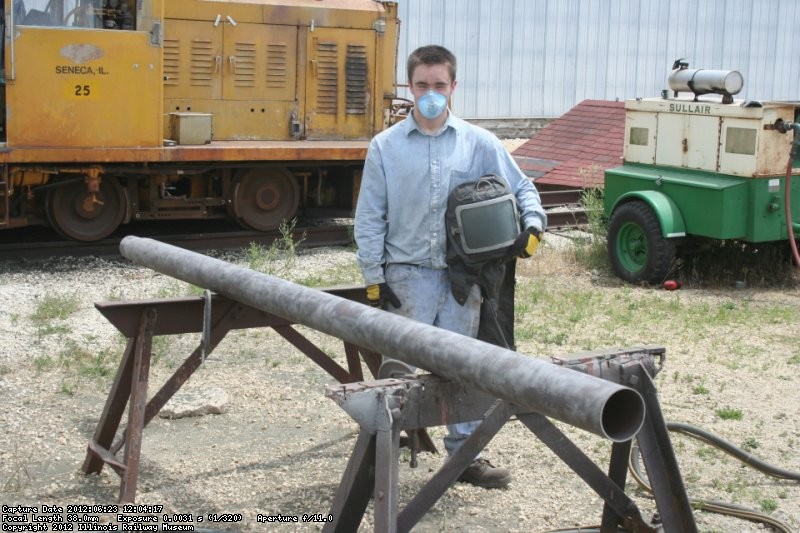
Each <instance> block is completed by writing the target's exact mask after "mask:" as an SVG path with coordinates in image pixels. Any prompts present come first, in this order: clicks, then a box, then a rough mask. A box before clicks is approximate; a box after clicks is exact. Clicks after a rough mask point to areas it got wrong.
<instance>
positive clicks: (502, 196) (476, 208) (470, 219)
mask: <svg viewBox="0 0 800 533" xmlns="http://www.w3.org/2000/svg"><path fill="white" fill-rule="evenodd" d="M448 211H451V213H450V215H451V216H450V217H445V218H446V219H448V218H450V219H451V220H453V222H454V223H453V224H452V225H451V227H450V228H449V231H450V232H451V236H452V237H453V238H455V239H456V240H457V241H458V244H459V245H460V247H461V249H462V250H463V251H464V252H465V253H466V254H468V255H474V254H484V255H485V254H490V255H491V254H492V252H498V251H499V252H501V255H502V253H505V251H506V249H507V248H508V247H509V246H511V245H512V244H513V243H514V240H515V239H516V238H517V236H518V235H519V233H520V224H519V210H518V208H517V200H516V197H515V196H514V194H513V193H512V192H511V189H510V187H509V186H508V183H507V182H506V180H505V179H504V178H502V177H500V176H497V175H494V174H489V175H486V176H482V177H480V178H479V179H478V180H477V181H474V182H469V183H465V184H462V185H459V186H458V187H456V188H455V189H453V192H452V193H451V195H450V199H449V201H448Z"/></svg>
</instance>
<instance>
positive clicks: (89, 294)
mask: <svg viewBox="0 0 800 533" xmlns="http://www.w3.org/2000/svg"><path fill="white" fill-rule="evenodd" d="M548 242H549V243H550V245H551V246H550V248H548V249H546V250H544V251H543V253H541V254H538V256H537V257H536V258H534V259H532V260H530V261H529V262H528V263H526V264H525V265H524V267H523V268H521V269H520V273H519V274H520V275H519V283H520V286H521V287H524V286H525V284H529V283H536V282H537V280H542V279H547V285H548V286H550V287H564V286H569V287H574V288H575V289H576V290H586V291H592V292H596V293H598V294H603V295H614V296H613V297H617V296H618V297H619V298H621V300H620V301H622V302H653V301H656V302H658V301H662V300H663V301H664V302H670V301H671V302H674V299H675V298H679V299H682V301H684V302H699V303H700V304H702V305H708V306H715V305H718V304H719V302H720V301H723V302H726V301H730V300H732V299H733V301H740V300H746V301H747V302H748V305H751V306H759V305H764V306H769V305H773V304H775V305H782V306H794V308H795V309H798V308H800V290H798V289H796V288H792V289H785V290H780V291H766V290H765V291H755V290H752V291H751V290H746V291H734V290H733V289H731V290H730V291H707V290H700V289H692V288H684V289H683V290H682V291H679V293H680V294H677V293H676V294H672V293H666V291H655V290H653V289H645V288H636V287H629V286H623V285H621V284H620V283H618V282H616V281H615V280H612V279H608V278H607V277H603V276H602V275H598V274H597V273H595V272H585V271H582V270H579V269H575V268H572V267H570V266H569V265H566V264H560V263H559V262H558V261H557V260H554V258H555V257H557V254H558V252H557V251H554V250H555V249H556V248H557V247H556V246H552V245H553V244H555V243H556V242H558V239H556V238H550V239H549V240H548ZM222 258H223V259H227V260H231V261H234V262H237V263H239V264H245V265H246V264H247V258H246V257H245V255H244V254H238V255H237V254H228V255H222ZM277 264H278V263H276V265H277ZM276 270H277V271H276V274H278V275H282V276H286V277H292V278H293V279H302V280H305V281H306V282H308V281H309V280H313V279H327V280H331V279H332V280H333V283H335V284H348V283H350V284H354V283H358V282H359V279H358V273H357V270H356V269H355V268H354V264H353V253H352V250H350V249H347V248H323V249H316V250H307V251H301V252H300V253H299V255H298V256H297V257H296V259H295V260H293V261H292V262H290V264H287V265H282V264H281V265H280V267H279V268H278V267H276ZM0 279H2V284H0V309H2V310H3V311H2V312H0V335H1V336H2V342H0V401H2V406H3V407H2V409H1V410H0V427H2V428H3V430H2V432H0V490H1V491H2V492H0V502H1V503H2V504H3V505H17V504H23V505H37V506H41V505H59V506H67V505H74V504H113V503H115V502H116V498H117V495H118V490H119V478H118V477H117V476H116V474H114V473H113V471H110V469H108V468H105V469H103V471H102V473H101V474H100V475H92V476H85V475H83V474H82V472H81V471H80V466H81V464H82V462H83V458H84V455H85V450H86V444H87V442H88V440H89V438H90V437H91V435H92V433H93V432H94V428H95V426H96V424H97V421H98V418H99V416H100V413H101V412H102V409H103V404H104V401H105V398H106V395H107V393H108V390H109V387H110V383H111V380H112V379H113V373H114V371H115V368H116V364H117V362H118V361H119V357H120V355H121V353H122V350H123V347H124V340H123V339H122V338H121V336H120V335H119V334H118V333H116V331H115V330H114V329H113V327H112V326H111V325H110V324H108V323H107V322H106V321H105V320H104V319H103V318H102V317H101V316H100V315H99V313H98V312H97V311H96V310H95V309H94V306H93V304H94V302H98V301H105V300H109V299H140V298H153V297H174V296H181V295H187V294H197V291H196V290H194V289H192V288H190V287H188V286H187V285H185V284H183V283H180V282H177V281H175V280H172V279H171V278H168V277H165V276H163V275H160V274H157V273H154V272H152V271H149V270H147V269H145V268H141V267H138V266H134V265H131V264H128V263H126V262H124V261H112V260H104V259H96V258H88V259H61V260H54V261H48V262H42V263H29V264H15V263H8V264H5V265H0ZM667 298H673V300H667ZM659 299H662V300H659ZM736 299H738V300H736ZM53 302H56V304H54V303H53ZM59 302H60V303H59ZM46 304H49V305H50V307H53V306H55V307H60V308H61V310H62V311H63V312H62V313H61V316H53V314H57V313H55V312H53V311H51V313H50V314H47V313H45V311H44V308H45V307H46ZM620 305H625V306H627V309H629V310H630V309H631V305H633V304H631V303H624V304H620ZM63 308H67V309H66V310H64V309H63ZM541 312H542V313H545V312H546V309H543V310H542V311H541ZM526 316H528V315H526ZM542 322H544V321H542ZM634 322H635V321H634ZM798 326H800V312H798V313H797V315H796V316H794V317H793V318H790V319H788V320H787V319H779V318H776V319H775V324H773V325H768V326H767V327H764V328H760V329H759V330H756V331H752V330H748V329H747V328H746V327H744V328H741V329H739V328H737V329H733V330H732V329H730V328H720V329H714V328H712V327H710V328H709V330H708V332H707V335H703V336H702V338H687V337H685V336H681V334H680V332H677V331H675V332H670V331H669V330H670V324H669V323H665V324H664V327H663V328H662V329H663V331H661V332H655V333H652V332H649V333H643V332H642V331H637V328H636V324H635V323H633V324H631V326H630V330H627V329H625V330H624V331H618V332H613V333H614V336H609V337H608V338H609V339H613V340H614V342H615V343H619V344H618V345H633V344H638V343H643V342H644V343H648V342H649V343H654V344H665V345H666V346H667V356H668V359H667V366H666V368H665V370H664V371H663V372H662V373H661V374H660V375H659V379H658V386H659V394H660V396H661V401H662V406H663V409H664V411H665V413H666V415H667V417H668V419H671V420H676V421H681V422H687V423H691V424H696V425H699V426H702V427H704V428H707V429H709V430H711V431H714V432H717V433H719V434H721V435H722V436H723V437H724V438H726V439H728V440H731V441H732V442H734V443H736V444H737V445H738V444H741V443H742V442H743V441H747V440H748V439H751V441H750V442H753V443H756V444H757V446H758V448H757V450H755V451H754V453H755V454H756V455H757V456H759V457H762V458H764V459H765V460H768V461H770V462H772V463H775V464H777V465H779V466H781V467H783V468H787V469H791V470H794V471H800V454H798V453H797V451H796V450H797V449H796V448H795V446H796V445H797V444H798V443H800V422H799V421H798V417H797V412H798V405H800V397H799V396H798V387H797V385H798V378H797V370H798V368H800V367H798V364H797V360H798V358H800V352H799V351H798V347H797V346H798V344H797V332H798V331H800V327H798ZM571 327H572V328H574V329H575V331H581V330H585V331H586V332H587V334H590V335H591V334H593V333H592V329H593V328H597V336H598V338H601V339H603V338H606V337H603V335H609V333H610V332H608V331H604V329H607V328H604V327H603V325H602V323H600V322H599V321H598V320H593V319H592V318H591V317H589V318H584V319H580V320H577V319H576V321H574V322H573V323H572V325H571ZM309 335H310V336H311V337H312V338H314V339H315V340H316V342H318V343H319V345H320V346H321V347H323V349H325V350H326V351H329V353H337V354H338V355H337V356H336V357H337V358H339V359H340V360H342V359H343V355H341V354H340V352H341V350H340V349H339V344H338V343H337V342H335V341H334V340H332V339H328V338H326V337H324V336H322V335H319V334H315V333H314V332H309ZM645 335H647V336H645ZM198 340H199V338H198V336H196V335H186V336H181V337H168V338H158V339H157V341H156V342H155V344H154V357H155V362H154V366H153V369H152V377H151V389H150V390H151V392H152V391H153V390H154V387H155V386H156V384H160V383H161V381H163V380H164V379H165V378H166V377H167V376H169V375H170V374H171V373H172V372H173V371H174V369H175V368H176V367H177V365H178V364H179V363H180V362H181V361H182V360H183V358H184V357H185V356H186V355H187V354H189V353H190V352H191V351H192V350H193V349H194V347H195V346H196V345H197V343H198ZM519 344H520V351H521V352H523V353H528V354H539V355H542V356H547V355H566V354H569V353H572V352H577V351H581V350H582V349H584V348H583V347H582V346H580V345H575V346H572V345H570V343H569V342H567V343H561V344H559V343H552V342H550V341H547V340H545V339H541V338H536V337H533V338H525V339H522V340H521V341H520V343H519ZM740 344H746V345H748V346H750V345H752V346H754V347H755V348H753V349H754V350H758V354H759V357H757V358H756V360H757V361H761V363H753V364H750V363H748V364H741V365H736V364H734V363H735V361H733V360H731V359H730V358H729V357H728V355H727V352H726V350H729V349H731V346H738V345H740ZM759 347H760V348H759ZM711 355H716V357H712V356H711ZM770 360H772V361H774V362H775V364H768V362H769V361H770ZM786 361H789V363H787V362H786ZM687 375H691V376H701V377H702V380H701V384H704V386H707V387H708V388H709V389H711V391H710V393H709V394H707V395H704V396H698V395H695V394H691V390H692V383H687V382H686V380H684V379H682V378H680V377H679V376H687ZM332 381H333V380H332V379H331V378H330V377H328V376H327V374H325V373H323V372H322V371H321V370H320V369H319V368H318V367H316V366H315V365H313V364H312V363H311V362H310V361H308V360H307V359H306V358H305V357H304V356H302V355H301V354H299V352H297V351H296V350H294V349H293V348H292V347H291V346H290V345H288V344H287V343H285V342H284V341H282V339H281V338H280V337H278V336H277V335H276V334H275V333H274V332H271V331H264V330H246V331H239V332H235V333H232V334H231V335H229V336H228V338H227V339H226V340H225V341H224V342H223V343H221V344H220V346H219V348H218V349H217V350H216V351H215V352H214V353H213V354H212V356H211V358H210V359H209V360H208V361H207V363H206V364H205V365H203V367H202V368H201V369H200V370H198V371H197V373H196V374H195V375H194V376H193V377H192V379H191V380H190V382H189V383H187V385H186V387H185V388H184V390H186V391H194V392H195V393H200V394H202V393H204V392H207V391H212V390H214V391H223V392H224V394H226V395H227V398H228V401H227V405H226V406H225V409H224V412H223V413H222V414H218V415H206V416H198V417H187V418H181V419H177V420H171V419H164V418H156V419H154V421H153V422H152V423H151V424H150V425H149V426H148V427H147V428H146V429H145V432H144V441H143V449H142V463H141V468H140V478H139V490H138V497H137V503H139V504H146V505H150V504H152V505H162V506H163V510H162V513H161V514H164V513H167V514H169V515H172V514H173V513H190V514H192V515H193V517H195V518H196V517H197V516H204V517H207V516H208V514H212V513H216V514H224V513H230V514H234V515H236V514H241V516H242V521H241V522H237V523H235V524H224V523H215V524H210V523H208V521H207V520H206V521H205V522H204V523H203V524H200V525H201V526H205V527H210V528H219V529H228V530H233V529H236V530H241V531H315V530H318V529H320V527H321V525H320V524H308V523H307V524H297V525H292V524H280V525H276V524H259V523H257V521H256V516H257V514H263V515H277V514H281V515H299V516H302V515H303V514H314V513H323V514H327V512H328V509H329V506H330V503H331V497H332V495H333V493H334V491H335V489H336V487H337V486H338V484H339V481H340V477H341V475H342V472H343V471H344V468H345V465H346V462H347V458H348V457H349V454H350V451H351V449H352V446H353V444H354V440H355V437H356V434H357V426H356V424H355V422H353V421H352V420H351V419H350V418H349V417H348V416H347V415H346V414H345V413H344V412H343V411H342V410H341V409H339V408H338V407H337V406H336V405H335V404H334V403H333V402H331V401H330V400H328V399H326V398H325V397H324V395H323V391H324V386H325V385H326V384H330V383H332ZM696 384H697V382H695V383H694V385H695V386H696ZM720 384H724V385H720ZM709 403H713V404H715V405H717V404H718V405H720V406H732V407H736V408H738V409H740V410H741V411H742V412H743V413H744V417H743V419H742V420H740V421H729V420H720V419H719V418H717V417H714V416H713V410H710V409H708V404H709ZM701 407H703V408H702V409H701ZM708 413H711V415H709V414H708ZM560 427H562V428H563V429H564V431H565V432H567V433H568V434H569V435H570V436H571V437H572V438H573V439H574V440H575V442H576V443H577V444H578V445H579V446H580V447H581V448H582V449H583V450H584V451H585V452H586V453H587V454H588V455H589V456H591V457H593V458H595V459H596V460H598V462H599V464H600V465H601V467H602V468H604V469H605V466H604V465H605V464H607V457H608V452H609V450H610V446H609V443H608V442H606V441H603V440H602V439H600V438H598V437H595V436H593V435H589V434H586V433H584V432H582V431H580V430H575V429H572V428H569V427H565V426H560ZM431 434H432V436H433V438H434V441H435V442H436V443H437V444H439V443H440V442H441V437H442V436H443V431H442V429H441V428H433V429H432V430H431ZM675 442H676V445H675V447H676V450H677V455H678V458H679V462H680V465H681V470H682V473H683V476H684V479H685V480H686V482H687V487H688V489H689V491H690V493H692V494H694V495H703V496H705V497H709V498H713V499H717V500H723V501H735V502H737V503H738V504H740V505H744V506H747V507H755V508H758V507H759V506H762V507H763V506H764V505H766V506H767V507H770V506H771V504H770V503H769V502H772V503H773V504H775V505H774V508H772V507H770V508H769V509H768V510H769V511H771V513H772V515H773V516H775V517H776V518H778V519H780V520H782V521H784V522H786V523H787V524H789V525H790V526H791V527H792V528H794V530H798V529H799V528H800V486H799V485H800V484H798V483H797V482H788V481H780V480H775V479H772V478H768V477H766V476H763V475H761V474H758V473H757V472H756V471H754V470H751V469H746V468H744V467H742V466H740V465H739V463H737V462H735V461H733V460H731V459H729V458H728V457H727V456H725V455H723V454H720V453H715V452H713V451H712V450H710V449H709V448H708V447H705V446H703V445H700V444H697V443H695V442H694V441H691V440H688V439H684V438H676V439H675ZM485 455H486V456H487V457H489V458H490V459H491V460H492V461H493V462H495V463H497V464H500V465H502V466H505V467H508V468H510V469H512V471H513V473H514V475H515V481H514V482H513V483H512V485H511V487H510V488H509V489H508V490H495V491H488V490H483V489H479V488H475V487H472V486H468V485H464V484H457V485H455V486H454V487H452V488H451V489H450V490H449V491H448V492H447V493H446V494H445V495H444V496H443V497H442V498H441V499H440V501H439V502H437V504H436V505H435V507H434V508H433V509H432V510H431V511H430V512H429V513H428V514H427V515H426V516H425V517H424V519H423V520H422V522H420V523H419V524H418V526H417V527H416V528H415V531H545V530H552V529H559V528H572V527H576V526H578V525H590V524H596V523H598V522H599V519H600V516H601V509H602V504H601V501H600V499H599V498H598V497H597V496H595V495H594V494H593V493H592V492H591V491H590V490H589V489H588V488H587V487H586V486H585V484H584V483H583V482H582V481H581V480H580V479H579V478H578V477H577V476H576V475H575V474H573V473H572V472H571V471H570V470H569V469H568V468H567V467H565V466H564V465H563V464H562V463H561V462H560V461H559V460H558V459H557V458H556V457H554V456H553V455H552V454H551V453H550V452H549V451H548V450H547V449H546V448H545V446H544V445H543V444H541V443H540V442H538V441H537V440H536V439H535V438H534V437H533V435H532V434H531V433H530V432H529V431H527V430H526V429H524V428H523V427H522V426H521V424H518V423H510V424H508V425H506V426H505V427H504V428H503V429H502V430H501V432H500V433H499V435H498V436H497V437H496V438H495V439H494V440H493V441H492V442H491V443H490V445H489V447H488V449H487V450H486V452H485ZM419 461H420V462H419V466H418V467H417V468H415V469H411V468H409V465H408V457H407V456H406V455H404V456H403V459H402V462H401V465H400V501H401V505H402V504H403V503H404V502H407V501H408V500H409V499H410V498H411V497H412V496H413V495H414V494H415V493H416V491H417V490H418V489H419V487H421V486H422V484H423V483H424V482H425V481H426V480H427V479H428V477H429V476H430V475H431V473H432V472H434V471H436V470H437V469H438V468H439V467H440V466H441V464H442V461H443V458H442V457H441V456H435V455H432V454H427V453H426V454H421V455H420V457H419ZM627 491H628V493H629V494H631V495H632V496H633V497H634V499H635V501H636V502H637V504H638V505H639V506H640V508H641V509H642V513H643V515H644V516H645V517H650V516H651V515H652V514H653V512H654V510H655V509H654V504H653V502H652V500H650V499H649V498H647V497H646V495H644V494H643V493H642V492H641V491H638V490H637V489H636V487H635V485H633V484H632V483H629V485H628V487H627ZM370 510H371V507H370ZM370 510H368V514H367V516H366V517H365V520H364V522H363V523H362V526H361V530H363V531H369V530H372V517H371V514H370ZM695 515H696V520H697V522H698V525H699V528H700V530H701V531H726V532H727V531H761V530H763V529H762V528H761V527H760V526H758V525H755V524H753V523H750V522H744V521H741V520H736V519H731V518H724V517H719V516H717V515H712V514H708V513H701V512H697V513H695ZM111 518H112V515H108V514H101V519H102V520H108V519H111ZM195 525H198V524H197V523H195Z"/></svg>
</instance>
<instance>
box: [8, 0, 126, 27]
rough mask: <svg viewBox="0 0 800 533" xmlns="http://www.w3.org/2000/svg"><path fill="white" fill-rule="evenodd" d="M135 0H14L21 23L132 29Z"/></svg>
mask: <svg viewBox="0 0 800 533" xmlns="http://www.w3.org/2000/svg"><path fill="white" fill-rule="evenodd" d="M135 8H136V5H135V2H134V0H14V23H15V24H18V25H21V26H47V27H55V28H97V29H107V30H135V29H136V11H135Z"/></svg>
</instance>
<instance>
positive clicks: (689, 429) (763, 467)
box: [667, 422, 800, 481]
mask: <svg viewBox="0 0 800 533" xmlns="http://www.w3.org/2000/svg"><path fill="white" fill-rule="evenodd" d="M667 429H668V430H670V431H674V432H676V433H683V434H684V435H689V436H690V437H693V438H695V439H697V440H701V441H703V442H705V443H707V444H710V445H712V446H714V447H715V448H719V449H720V450H722V451H724V452H725V453H727V454H728V455H730V456H732V457H734V458H736V459H738V460H739V461H741V462H742V463H744V464H746V465H748V466H752V467H753V468H755V469H756V470H758V471H759V472H762V473H764V474H766V475H768V476H772V477H775V478H778V479H789V480H792V481H800V472H792V471H790V470H786V469H783V468H779V467H777V466H773V465H771V464H769V463H766V462H764V461H762V460H761V459H759V458H757V457H756V456H754V455H753V454H751V453H747V452H746V451H744V450H742V449H741V448H738V447H736V446H734V445H733V444H731V443H730V442H728V441H726V440H725V439H722V438H720V437H718V436H716V435H714V434H713V433H709V432H708V431H706V430H704V429H701V428H698V427H695V426H692V425H689V424H683V423H681V422H667Z"/></svg>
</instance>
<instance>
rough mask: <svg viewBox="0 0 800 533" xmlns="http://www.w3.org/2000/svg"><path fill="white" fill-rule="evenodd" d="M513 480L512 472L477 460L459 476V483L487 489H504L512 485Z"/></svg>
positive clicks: (483, 460) (485, 461) (484, 460)
mask: <svg viewBox="0 0 800 533" xmlns="http://www.w3.org/2000/svg"><path fill="white" fill-rule="evenodd" d="M511 479H512V478H511V472H509V471H508V470H506V469H505V468H500V467H497V466H494V465H493V464H492V463H490V462H489V461H487V460H486V459H475V460H474V461H472V464H470V465H469V466H468V467H467V469H466V470H464V472H462V473H461V475H460V476H458V480H459V481H463V482H465V483H470V484H472V485H475V486H476V487H483V488H485V489H504V488H506V487H508V484H509V483H511Z"/></svg>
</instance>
